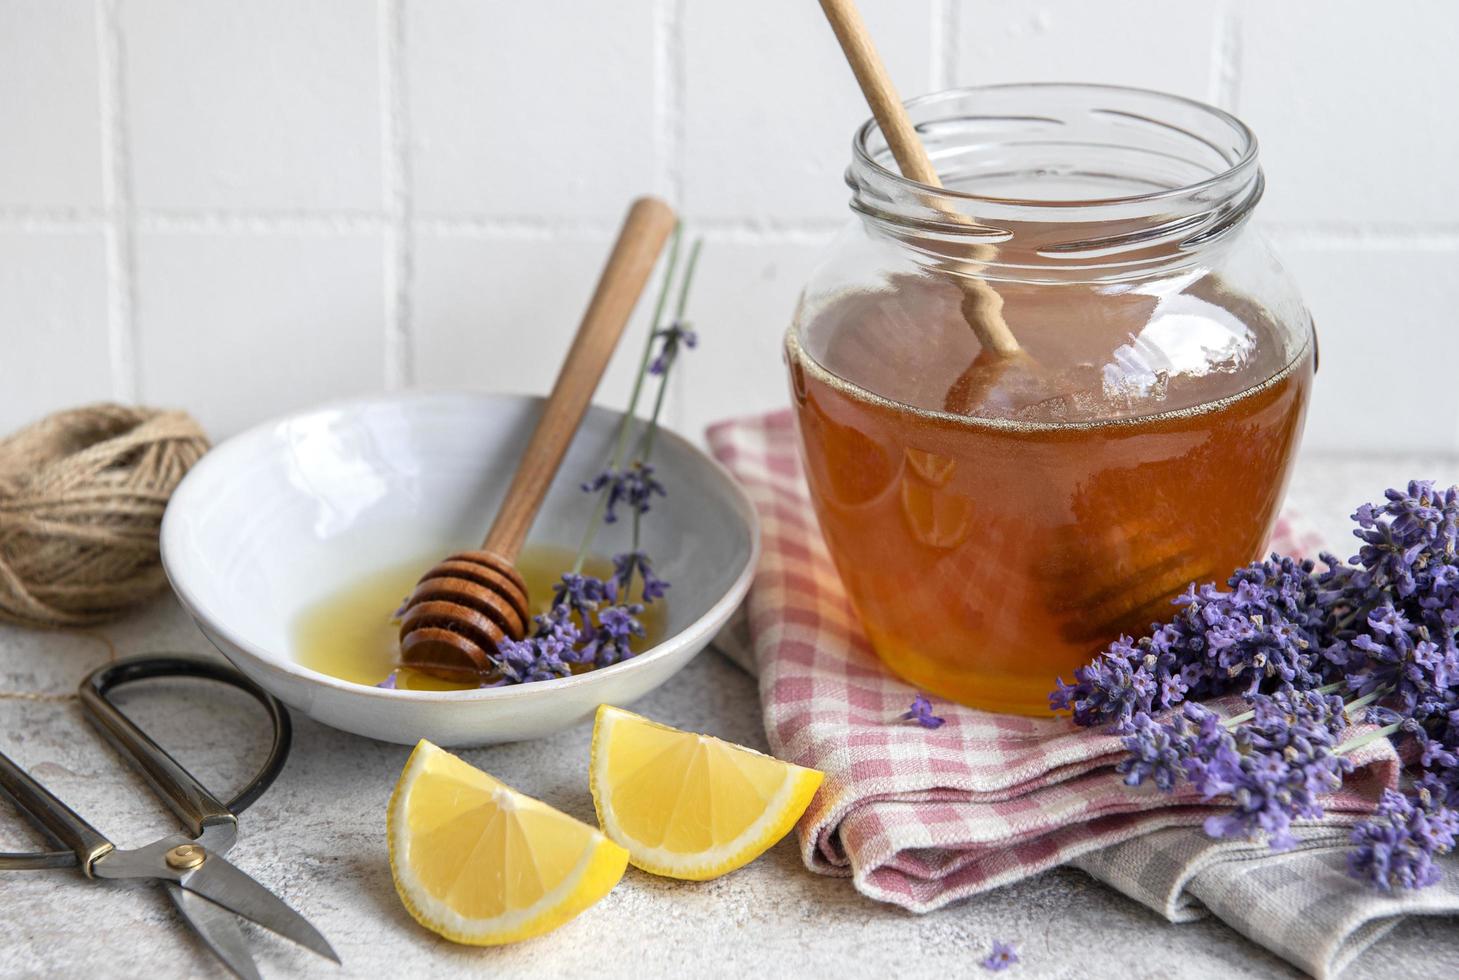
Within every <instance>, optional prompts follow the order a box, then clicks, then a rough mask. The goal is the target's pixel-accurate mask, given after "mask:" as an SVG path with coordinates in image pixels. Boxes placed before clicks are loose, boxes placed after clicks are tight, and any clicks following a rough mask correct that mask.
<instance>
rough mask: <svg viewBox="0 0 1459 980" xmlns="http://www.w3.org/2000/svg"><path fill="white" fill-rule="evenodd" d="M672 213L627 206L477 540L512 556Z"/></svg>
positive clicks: (648, 201) (646, 203) (648, 205)
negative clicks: (513, 468) (522, 448)
mask: <svg viewBox="0 0 1459 980" xmlns="http://www.w3.org/2000/svg"><path fill="white" fill-rule="evenodd" d="M677 220H678V219H677V218H676V217H675V215H674V211H673V209H672V208H670V207H669V206H668V205H667V204H665V203H664V202H663V201H661V200H659V199H658V198H656V197H641V198H639V199H638V200H636V201H634V202H633V205H632V206H631V207H629V209H628V217H626V218H625V219H624V221H623V228H622V230H621V231H620V232H619V233H618V241H617V242H616V243H614V245H613V252H612V254H611V255H610V256H609V257H608V264H607V265H606V266H605V267H604V269H603V274H602V275H601V276H600V277H599V278H598V286H597V289H595V290H594V292H593V298H592V300H591V301H590V302H589V303H588V309H587V312H586V313H584V314H583V319H582V323H581V324H579V325H578V332H577V336H575V337H574V338H573V341H572V347H571V348H570V349H569V351H568V354H567V360H565V361H564V362H563V364H562V370H561V371H559V372H558V375H557V381H556V382H555V383H554V384H553V386H552V394H551V395H550V396H548V399H547V404H546V406H545V407H544V408H543V410H542V417H541V418H540V419H539V420H538V421H537V429H536V431H534V432H533V433H532V440H531V441H530V442H529V443H528V444H527V449H526V452H524V453H523V454H522V461H521V463H519V464H518V465H517V472H516V474H515V475H514V476H513V477H512V485H511V486H510V487H509V488H508V489H507V496H506V499H505V500H503V501H502V506H501V510H499V511H498V512H497V515H496V521H495V523H493V524H492V526H491V530H490V531H488V532H487V535H486V540H485V541H484V542H483V543H482V547H483V548H484V549H485V550H487V551H494V552H496V553H497V554H499V555H501V556H502V557H504V558H506V559H507V560H508V561H516V559H517V553H518V552H520V551H521V550H522V543H523V542H524V541H526V540H527V531H528V530H529V529H530V528H531V527H532V521H533V520H534V519H535V518H536V516H537V509H538V508H539V507H540V506H541V505H542V500H543V498H544V497H546V496H547V490H548V488H549V487H550V486H551V485H552V478H553V477H554V476H556V475H557V468H558V467H559V466H561V465H562V458H563V456H564V455H566V453H567V447H568V446H569V445H571V443H572V438H573V435H574V434H575V433H576V432H577V430H578V425H579V424H581V423H582V420H583V415H584V413H586V412H587V410H588V403H589V402H591V401H592V398H593V392H594V391H595V390H597V387H598V381H599V379H600V378H602V377H603V371H604V369H606V368H607V366H608V359H609V358H610V357H612V355H613V349H614V348H615V347H617V346H618V338H619V337H620V336H621V335H622V333H623V328H624V326H625V325H626V324H627V323H628V317H629V314H631V313H632V312H633V307H634V306H635V305H636V304H637V303H638V297H639V294H640V293H642V292H643V287H644V284H645V283H647V282H648V277H649V274H650V273H652V272H653V268H654V263H656V262H657V261H658V257H659V252H660V251H662V249H663V247H664V242H665V241H666V240H667V239H668V237H669V233H670V232H672V231H673V230H674V224H675V222H676V221H677Z"/></svg>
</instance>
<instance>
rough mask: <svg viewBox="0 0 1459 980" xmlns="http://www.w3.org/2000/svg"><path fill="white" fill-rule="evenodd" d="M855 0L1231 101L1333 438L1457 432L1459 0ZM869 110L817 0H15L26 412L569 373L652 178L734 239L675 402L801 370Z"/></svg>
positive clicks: (925, 27) (713, 251)
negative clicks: (1296, 302)
mask: <svg viewBox="0 0 1459 980" xmlns="http://www.w3.org/2000/svg"><path fill="white" fill-rule="evenodd" d="M861 3H862V6H863V9H864V12H865V14H866V17H867V19H868V21H869V22H870V24H871V27H872V29H873V31H874V32H875V33H876V35H877V38H878V40H879V43H880V46H881V48H882V51H883V54H884V56H885V58H886V60H887V62H888V64H889V66H890V68H891V71H892V73H893V75H894V77H895V79H896V81H897V82H898V84H899V86H900V88H901V90H902V91H903V93H904V94H905V95H908V96H910V95H914V94H917V93H919V92H923V91H926V90H929V89H931V88H936V87H942V86H946V85H950V84H965V83H966V84H970V83H976V82H999V81H1010V80H1029V79H1087V80H1094V81H1106V82H1117V83H1127V84H1136V85H1144V86H1150V87H1156V88H1163V89H1168V90H1172V91H1176V92H1180V93H1183V94H1187V95H1192V96H1196V97H1199V98H1204V99H1208V100H1212V101H1215V102H1217V103H1218V104H1221V105H1224V106H1227V107H1230V108H1234V109H1236V110H1237V111H1238V112H1239V113H1240V114H1241V115H1242V116H1243V117H1244V118H1246V119H1247V120H1248V121H1250V122H1251V123H1252V124H1253V126H1254V127H1255V128H1256V129H1257V131H1258V134H1259V136H1260V138H1261V141H1262V147H1263V151H1262V152H1263V159H1264V162H1265V165H1266V167H1267V170H1268V175H1269V178H1270V184H1269V186H1270V190H1269V197H1268V200H1267V201H1266V202H1265V203H1264V205H1263V207H1262V209H1261V212H1260V215H1261V220H1262V222H1263V223H1264V224H1265V225H1266V226H1267V228H1268V229H1269V230H1270V231H1271V232H1272V233H1273V234H1274V235H1275V237H1276V238H1277V240H1278V243H1279V246H1280V247H1281V249H1282V251H1283V252H1284V254H1285V255H1286V257H1287V258H1288V259H1289V261H1290V264H1291V266H1292V267H1293V268H1294V270H1295V271H1296V273H1297V274H1298V276H1299V277H1300V280H1301V283H1302V286H1303V289H1304V292H1305V294H1306V296H1307V298H1308V300H1309V303H1310V305H1311V307H1312V308H1313V310H1314V311H1315V312H1316V314H1317V317H1318V320H1319V323H1320V325H1321V329H1322V344H1323V367H1322V373H1321V376H1320V377H1319V383H1318V387H1317V396H1316V400H1315V403H1314V410H1313V417H1312V422H1311V426H1310V429H1309V439H1308V444H1309V446H1310V447H1315V448H1320V449H1335V450H1369V451H1385V450H1396V449H1415V450H1441V451H1450V452H1459V388H1456V387H1455V386H1450V385H1446V384H1443V383H1440V382H1439V381H1437V380H1435V373H1436V372H1442V369H1443V367H1444V366H1446V365H1447V363H1448V362H1449V360H1450V359H1451V358H1452V356H1453V355H1459V350H1454V349H1452V348H1454V347H1455V345H1456V343H1459V342H1456V341H1454V340H1453V336H1454V335H1455V331H1454V330H1453V328H1452V323H1453V319H1454V313H1453V311H1454V310H1455V308H1456V307H1459V294H1456V291H1455V290H1456V288H1459V287H1456V286H1455V283H1456V282H1459V277H1455V276H1454V275H1453V274H1452V269H1453V268H1454V266H1455V264H1456V260H1459V114H1456V113H1455V112H1453V111H1452V109H1451V106H1450V102H1451V101H1452V98H1451V97H1452V95H1453V94H1454V93H1455V92H1459V59H1456V58H1455V57H1454V56H1453V52H1454V51H1455V50H1456V49H1459V4H1456V3H1453V2H1450V0H1404V2H1395V3H1391V4H1386V5H1382V6H1375V5H1372V4H1364V3H1359V2H1358V0H1286V2H1283V3H1270V2H1265V0H1219V2H1212V3H1203V4H1176V3H1169V2H1162V0H1106V2H1102V3H1099V4H1091V3H1085V2H1078V0H861ZM864 115H865V111H864V108H863V107H862V105H861V103H860V99H859V96H858V94H857V92H856V90H855V88H854V87H853V85H852V82H851V78H850V74H849V70H848V69H847V68H846V66H845V64H844V63H843V62H842V61H841V59H840V56H839V54H838V52H837V50H836V47H835V44H834V41H833V40H832V38H831V36H830V33H829V31H828V29H827V28H826V26H825V25H824V23H823V22H822V20H821V16H820V12H819V11H818V10H817V8H816V5H815V4H814V3H811V2H810V0H796V2H794V3H789V2H786V0H738V2H735V3H729V2H701V0H618V2H616V3H612V4H583V3H574V2H571V0H536V2H534V3H530V4H528V3H522V2H517V0H251V2H249V3H246V4H240V3H236V2H232V0H0V431H7V430H9V429H11V428H13V427H14V426H16V425H18V424H20V423H22V422H23V421H26V420H28V419H31V418H33V417H35V416H38V415H40V414H42V413H44V412H46V411H49V410H52V409H54V408H56V407H58V406H60V405H63V404H69V403H74V402H79V401H83V400H88V399H97V398H108V397H121V398H141V399H145V400H148V401H154V402H163V403H172V404H180V405H183V406H185V407H187V408H189V409H191V410H192V411H194V412H195V413H196V414H197V415H198V416H199V417H200V418H201V419H202V420H203V421H204V422H205V424H207V425H208V426H209V427H210V428H211V429H212V430H213V431H214V432H215V434H217V435H226V434H228V433H230V432H233V431H236V430H237V429H239V428H241V427H242V426H245V425H247V424H249V423H250V422H253V421H255V420H258V419H261V418H264V417H267V416H270V415H274V414H277V413H279V412H282V411H285V410H288V409H290V408H293V407H297V406H301V405H306V404H309V403H311V402H316V401H319V400H321V399H324V398H329V397H334V396H337V395H342V394H346V393H351V392H357V391H370V390H378V389H380V388H382V387H387V386H396V385H401V384H427V385H430V384H458V385H459V384H471V385H480V386H483V387H489V388H513V389H521V388H530V389H537V390H542V389H545V388H546V386H547V385H548V383H549V381H550V378H551V374H552V365H551V363H550V361H549V358H548V357H547V354H548V353H555V352H556V351H557V350H559V349H560V347H561V345H562V344H563V343H564V342H565V341H566V338H567V337H568V336H569V335H570V333H571V330H572V328H573V325H574V322H575V320H576V318H577V316H578V314H579V312H580V311H581V309H582V305H583V303H584V302H585V301H586V297H587V295H588V293H589V291H590V290H591V287H592V283H593V280H594V278H595V276H596V272H597V268H598V264H599V262H600V260H601V258H602V256H603V253H604V250H605V249H606V248H607V245H608V242H609V241H610V240H611V237H612V233H613V230H614V226H615V224H616V222H617V219H618V216H619V214H621V212H622V209H623V207H624V206H625V204H626V201H627V198H628V197H629V196H630V195H632V194H634V193H637V192H640V191H653V192H656V193H660V194H664V195H666V196H668V197H669V198H670V199H671V200H673V201H674V203H676V204H677V205H678V206H679V207H680V209H681V210H682V212H683V213H684V215H685V217H686V218H687V220H688V221H689V222H690V225H691V228H692V229H695V230H697V231H699V232H700V233H702V234H704V235H705V237H706V238H707V240H708V244H707V246H706V251H705V253H704V259H703V262H702V264H701V269H700V278H699V285H698V288H697V289H696V292H695V298H694V302H693V307H692V312H693V314H694V318H695V319H696V321H697V325H698V326H699V329H700V333H701V335H702V337H703V346H702V348H701V350H700V351H699V352H698V353H697V354H696V355H695V356H694V357H693V358H691V359H689V360H688V361H687V362H686V371H685V373H684V375H683V376H682V377H681V378H680V379H679V383H678V384H677V386H676V390H675V391H674V393H673V396H672V398H671V399H670V403H669V404H670V416H671V422H672V423H673V424H675V425H676V426H678V427H680V428H681V429H684V430H685V431H688V432H690V433H691V434H697V432H698V431H699V430H700V429H701V427H702V425H703V423H704V422H706V421H708V420H710V419H713V418H716V417H720V416H723V415H726V414H731V413H736V412H744V411H751V410H757V409H761V408H766V407H770V406H773V405H777V404H780V403H781V402H782V401H783V399H784V395H783V381H782V378H781V367H780V363H779V338H780V334H781V331H782V330H783V329H784V326H785V324H786V321H787V320H788V318H789V316H790V314H791V311H792V309H793V306H794V302H795V297H796V293H797V290H798V287H799V284H800V282H801V281H802V280H803V279H804V277H805V276H806V274H807V272H808V271H809V269H810V267H811V266H812V264H813V263H814V262H815V260H816V256H817V254H818V252H819V250H820V248H821V247H822V245H823V243H824V242H825V241H826V239H827V238H828V236H829V234H830V232H831V231H832V230H833V229H834V228H836V227H837V226H838V225H839V224H840V223H841V222H843V221H844V220H845V219H846V210H845V200H846V191H845V189H844V187H843V185H842V183H841V173H842V171H843V169H844V167H845V165H846V161H847V156H848V145H849V141H850V138H851V132H852V129H853V128H854V127H855V126H856V125H857V124H858V123H859V122H860V120H861V119H862V117H863V116H864ZM637 329H640V330H641V329H642V318H641V317H640V320H639V323H638V325H637ZM527 331H530V332H531V333H530V336H531V337H532V338H534V339H535V340H540V342H541V343H542V345H543V348H544V351H543V352H542V355H541V356H536V355H534V354H533V353H532V351H531V350H530V348H529V347H528V346H527V344H526V343H525V342H524V338H525V337H527V336H529V334H528V333H527ZM503 338H506V339H507V340H508V341H510V342H506V343H504V342H503ZM639 339H641V334H636V335H634V336H632V337H631V338H630V340H629V343H630V344H632V345H634V346H636V345H637V342H638V340H639ZM1420 359H1421V360H1422V362H1423V363H1424V364H1425V365H1426V366H1428V368H1429V372H1430V373H1429V374H1428V375H1426V377H1427V378H1428V379H1429V380H1430V381H1432V382H1433V383H1424V384H1414V383H1412V382H1411V381H1409V378H1410V377H1411V374H1412V371H1413V366H1414V365H1415V364H1416V363H1417V362H1418V361H1419V360H1420ZM628 361H629V358H626V357H625V358H620V363H619V364H616V365H615V366H614V368H613V370H612V374H611V376H610V379H609V382H608V384H607V386H606V388H605V390H604V391H605V397H606V399H607V400H608V401H620V400H621V399H622V398H623V396H624V392H625V390H626V388H627V384H628V372H629V370H630V365H629V364H628ZM1450 389H1453V390H1450ZM1380 406H1381V407H1380ZM1394 420H1402V422H1401V424H1396V423H1395V421H1394Z"/></svg>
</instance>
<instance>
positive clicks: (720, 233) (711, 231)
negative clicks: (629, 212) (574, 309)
mask: <svg viewBox="0 0 1459 980" xmlns="http://www.w3.org/2000/svg"><path fill="white" fill-rule="evenodd" d="M844 226H845V221H843V220H841V219H839V218H829V219H823V220H814V221H806V222H793V223H787V224H782V223H777V222H767V221H760V220H747V221H735V220H718V219H709V220H704V221H692V222H690V223H689V225H688V228H689V230H690V231H691V232H692V233H693V234H695V235H702V236H703V237H704V238H705V239H706V240H713V241H727V242H777V243H778V242H796V241H808V242H815V243H818V244H819V243H823V242H824V241H825V240H826V239H827V238H829V237H830V236H831V235H833V234H835V233H836V232H838V231H840V230H841V229H842V228H843V227H844ZM415 228H416V231H417V233H419V234H423V235H431V236H435V237H440V238H479V239H486V240H491V241H544V242H551V241H601V240H603V239H607V238H611V237H612V236H613V235H614V234H616V233H617V231H618V223H617V222H616V221H611V220H596V219H590V220H578V219H572V218H563V219H559V220H549V221H543V220H540V219H509V218H461V217H455V218H446V217H439V218H417V219H416V220H415Z"/></svg>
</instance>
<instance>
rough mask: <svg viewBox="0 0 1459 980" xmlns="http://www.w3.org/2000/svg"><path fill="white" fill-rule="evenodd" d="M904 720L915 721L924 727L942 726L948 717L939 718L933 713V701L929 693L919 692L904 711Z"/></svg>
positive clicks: (902, 716)
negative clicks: (929, 698)
mask: <svg viewBox="0 0 1459 980" xmlns="http://www.w3.org/2000/svg"><path fill="white" fill-rule="evenodd" d="M901 718H902V720H903V721H915V722H916V723H917V724H919V725H921V726H922V727H923V728H941V727H942V726H943V725H944V724H945V723H946V722H947V719H946V718H939V717H938V716H937V715H934V714H933V713H932V702H931V701H929V700H927V695H925V694H919V695H917V696H916V697H914V698H913V699H912V706H911V707H910V708H908V709H907V710H906V711H904V712H902V715H901Z"/></svg>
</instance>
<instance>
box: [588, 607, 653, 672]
mask: <svg viewBox="0 0 1459 980" xmlns="http://www.w3.org/2000/svg"><path fill="white" fill-rule="evenodd" d="M642 613H643V607H642V606H640V605H637V604H634V605H624V606H609V607H608V608H607V609H604V610H603V611H602V612H601V613H599V614H598V625H597V628H596V629H595V630H593V632H592V635H591V637H590V638H589V639H588V642H587V643H586V644H585V645H584V646H583V648H582V649H581V650H580V651H578V656H579V657H580V658H581V660H582V662H583V663H592V664H595V665H596V666H598V667H610V666H612V665H613V664H616V663H618V662H619V661H621V660H627V659H628V658H629V657H631V656H633V649H632V647H631V646H630V644H631V643H632V642H633V638H634V637H635V636H643V635H644V628H643V624H642V623H640V622H639V621H638V618H637V617H638V616H640V615H641V614H642Z"/></svg>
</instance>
